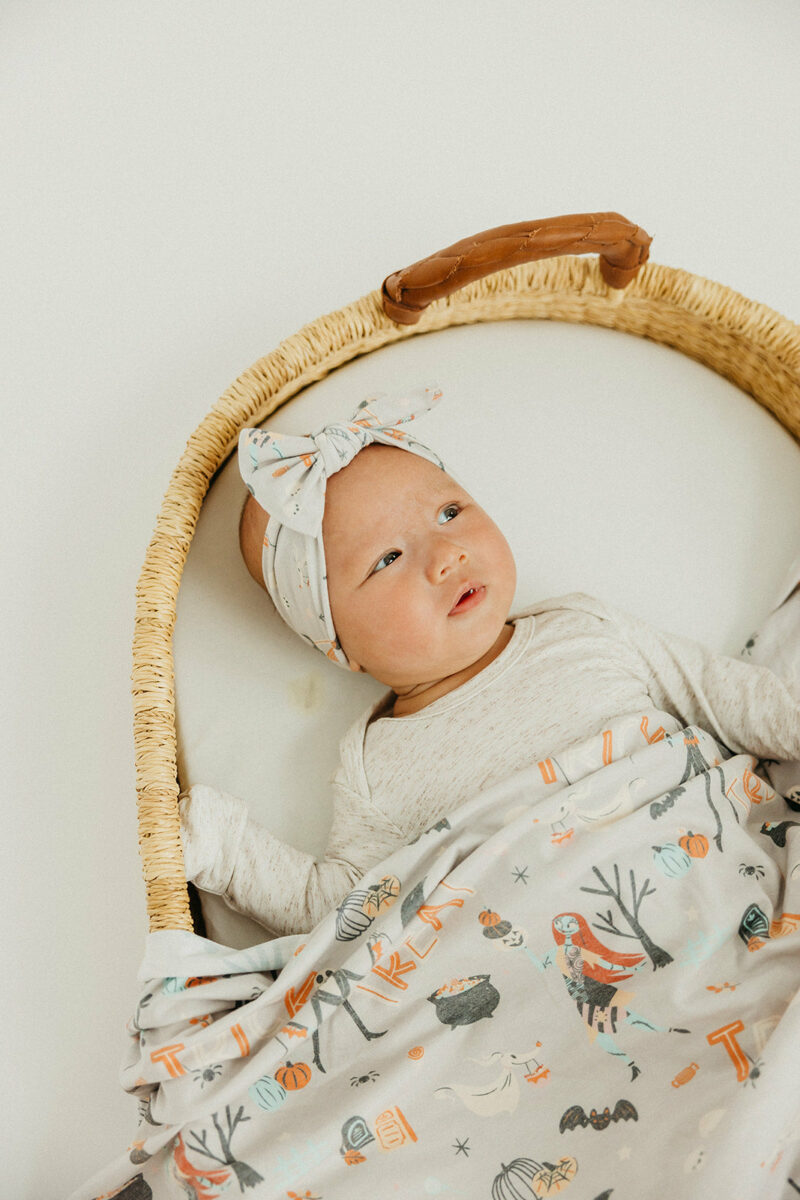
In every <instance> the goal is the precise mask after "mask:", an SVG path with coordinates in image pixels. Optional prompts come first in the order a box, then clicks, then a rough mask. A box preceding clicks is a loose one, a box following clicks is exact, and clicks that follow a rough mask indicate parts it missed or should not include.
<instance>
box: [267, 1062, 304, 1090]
mask: <svg viewBox="0 0 800 1200" xmlns="http://www.w3.org/2000/svg"><path fill="white" fill-rule="evenodd" d="M275 1078H276V1079H277V1081H278V1083H279V1084H280V1085H281V1087H283V1088H286V1090H287V1092H297V1091H299V1090H300V1088H304V1087H305V1086H306V1084H307V1083H308V1081H309V1079H310V1078H311V1067H310V1066H309V1065H308V1063H290V1062H287V1063H286V1065H285V1066H283V1067H279V1068H278V1070H277V1071H276V1072H275Z"/></svg>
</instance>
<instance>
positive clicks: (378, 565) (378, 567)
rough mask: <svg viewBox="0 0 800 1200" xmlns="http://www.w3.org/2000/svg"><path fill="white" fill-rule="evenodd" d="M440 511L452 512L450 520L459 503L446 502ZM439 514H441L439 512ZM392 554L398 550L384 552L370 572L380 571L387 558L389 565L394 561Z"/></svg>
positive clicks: (398, 553) (458, 507)
mask: <svg viewBox="0 0 800 1200" xmlns="http://www.w3.org/2000/svg"><path fill="white" fill-rule="evenodd" d="M441 512H442V513H449V512H452V514H453V516H452V517H449V518H448V520H450V521H452V520H455V518H456V517H457V516H458V514H459V513H460V512H461V505H460V504H448V505H447V506H446V508H443V509H442V510H441ZM439 515H440V516H441V513H440V514H439ZM393 554H395V555H397V556H398V557H399V556H400V551H399V550H390V551H389V552H388V554H384V556H383V558H381V559H379V560H378V562H376V564H375V569H374V570H373V572H372V574H373V575H374V574H375V572H376V571H380V570H381V563H385V562H386V561H387V559H388V560H390V562H389V565H391V563H392V562H394V559H393V558H392V555H393Z"/></svg>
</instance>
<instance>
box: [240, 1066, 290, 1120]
mask: <svg viewBox="0 0 800 1200" xmlns="http://www.w3.org/2000/svg"><path fill="white" fill-rule="evenodd" d="M248 1095H249V1096H250V1099H251V1100H252V1101H253V1102H254V1103H255V1104H257V1105H258V1107H259V1108H263V1110H264V1112H273V1111H274V1110H275V1109H276V1108H280V1106H281V1105H282V1104H283V1102H284V1100H285V1099H286V1088H285V1087H283V1086H282V1085H281V1084H280V1083H278V1081H277V1079H273V1077H272V1076H271V1075H262V1076H261V1078H260V1079H257V1080H256V1082H255V1083H254V1084H253V1086H252V1087H251V1088H248Z"/></svg>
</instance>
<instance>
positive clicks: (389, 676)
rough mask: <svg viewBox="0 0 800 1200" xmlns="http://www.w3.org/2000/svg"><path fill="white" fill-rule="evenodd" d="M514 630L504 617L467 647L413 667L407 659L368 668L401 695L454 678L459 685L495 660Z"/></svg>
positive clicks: (454, 683) (374, 675)
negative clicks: (500, 623)
mask: <svg viewBox="0 0 800 1200" xmlns="http://www.w3.org/2000/svg"><path fill="white" fill-rule="evenodd" d="M512 633H513V626H510V625H509V624H508V623H507V622H506V621H504V622H503V623H502V625H501V626H500V628H499V629H497V628H493V629H492V632H491V635H484V636H483V637H480V636H479V635H478V634H476V636H475V637H473V638H470V639H469V640H468V641H466V644H465V645H464V647H463V649H458V650H456V651H454V652H452V653H450V654H447V655H445V656H443V657H442V658H440V659H435V660H428V661H427V662H422V663H418V664H414V666H413V667H412V668H411V669H409V666H408V663H407V662H405V663H404V664H400V663H395V664H382V665H381V668H380V669H376V670H375V671H368V672H367V674H370V675H372V677H373V678H374V679H377V680H378V682H379V683H383V684H384V685H385V686H386V687H390V688H391V689H392V691H394V692H395V693H396V694H397V695H399V696H402V695H403V694H407V693H409V692H413V691H417V690H421V689H423V688H432V687H438V686H439V685H440V684H443V683H445V682H447V681H452V686H453V687H458V686H459V685H460V684H461V683H464V682H466V680H467V679H469V678H471V677H472V676H473V675H477V674H478V672H479V671H482V670H483V669H484V668H485V667H487V666H488V665H489V664H490V663H491V662H493V661H494V659H495V658H497V656H498V654H501V653H502V651H503V650H504V649H505V647H506V646H507V645H508V642H509V641H510V639H511V635H512Z"/></svg>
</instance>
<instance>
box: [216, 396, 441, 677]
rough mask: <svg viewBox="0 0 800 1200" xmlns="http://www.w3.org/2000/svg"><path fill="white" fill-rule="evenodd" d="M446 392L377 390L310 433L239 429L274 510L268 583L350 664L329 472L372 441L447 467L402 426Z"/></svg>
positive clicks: (245, 456) (310, 636) (257, 482)
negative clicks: (337, 616)
mask: <svg viewBox="0 0 800 1200" xmlns="http://www.w3.org/2000/svg"><path fill="white" fill-rule="evenodd" d="M441 398H442V391H441V388H439V387H437V386H436V385H434V384H432V385H431V386H429V387H419V388H415V389H413V390H412V391H408V392H400V393H397V394H395V395H388V394H387V393H385V392H379V393H376V394H375V395H373V396H370V397H368V398H367V399H366V400H362V401H361V403H360V404H359V406H358V408H357V409H356V411H355V413H354V414H353V416H352V417H351V418H350V420H349V421H348V422H347V423H346V424H340V423H338V422H334V423H332V424H330V425H325V426H323V427H322V429H320V430H319V431H318V432H317V433H313V434H310V435H309V436H308V437H294V436H292V435H290V434H284V433H270V432H269V431H267V430H263V429H243V430H242V432H241V433H240V434H239V471H240V473H241V476H242V479H243V480H244V482H245V483H246V484H247V489H248V491H249V492H250V494H251V496H254V497H255V499H256V500H257V501H258V503H259V504H260V505H261V507H262V508H264V509H265V510H266V511H267V512H268V513H269V521H268V523H267V529H266V533H265V535H264V548H263V551H262V557H261V570H262V572H263V575H264V583H265V584H266V587H267V591H268V592H269V594H270V596H271V597H272V602H273V604H274V605H275V607H276V608H277V610H278V612H279V613H280V615H281V617H282V618H283V620H284V621H285V622H286V624H287V625H289V626H290V628H291V629H293V630H294V631H295V633H298V634H299V635H300V637H302V638H304V639H305V640H306V641H307V642H310V644H311V645H312V646H315V647H316V649H317V650H319V651H321V653H322V654H324V655H325V656H326V658H329V659H330V660H331V662H335V663H337V664H338V666H340V667H344V668H345V670H349V667H350V662H349V659H348V658H347V655H346V654H345V653H344V651H343V650H342V647H341V645H340V643H339V639H338V637H337V636H336V630H335V629H334V626H333V619H332V617H331V609H330V600H329V597H328V585H327V578H328V576H327V572H326V568H325V550H324V547H323V544H322V518H323V515H324V512H325V490H326V486H327V479H328V476H329V475H334V474H335V473H336V472H337V471H341V470H342V468H343V467H346V466H347V465H348V463H351V462H352V461H353V459H354V458H355V456H356V455H357V454H358V452H359V451H360V450H363V449H364V447H365V446H368V445H369V444H370V443H371V442H381V443H383V444H384V445H386V446H399V447H400V448H401V449H403V450H411V451H412V452H413V453H414V454H418V455H420V456H421V457H422V458H427V459H428V461H429V462H432V463H434V464H435V465H436V466H437V467H439V468H441V470H442V471H444V470H445V467H444V463H443V462H442V461H441V459H440V458H439V457H438V455H436V454H434V452H433V451H432V450H430V449H429V448H428V447H427V446H424V445H423V444H422V442H418V441H416V440H415V439H414V438H412V437H410V436H409V435H408V434H407V433H405V432H404V431H403V430H401V429H398V426H399V425H405V424H407V423H408V422H409V421H413V420H415V419H416V417H418V416H421V415H422V413H425V412H428V411H429V410H430V409H432V408H433V407H434V405H436V404H438V403H439V400H440V399H441Z"/></svg>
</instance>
